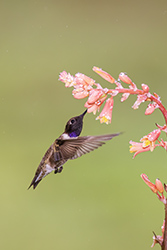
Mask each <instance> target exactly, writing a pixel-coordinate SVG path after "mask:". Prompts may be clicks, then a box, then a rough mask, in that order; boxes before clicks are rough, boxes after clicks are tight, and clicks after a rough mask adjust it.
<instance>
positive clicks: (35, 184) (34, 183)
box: [28, 176, 42, 189]
mask: <svg viewBox="0 0 167 250" xmlns="http://www.w3.org/2000/svg"><path fill="white" fill-rule="evenodd" d="M36 179H37V177H36V176H35V177H34V179H33V180H32V182H31V184H30V186H29V187H28V189H30V187H32V186H33V189H35V188H36V187H37V185H38V184H39V182H40V181H41V180H42V179H41V180H38V181H36Z"/></svg>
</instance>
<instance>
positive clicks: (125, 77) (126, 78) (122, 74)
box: [119, 72, 133, 84]
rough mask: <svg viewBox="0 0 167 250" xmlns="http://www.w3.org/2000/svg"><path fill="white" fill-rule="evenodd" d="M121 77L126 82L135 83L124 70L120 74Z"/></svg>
mask: <svg viewBox="0 0 167 250" xmlns="http://www.w3.org/2000/svg"><path fill="white" fill-rule="evenodd" d="M119 79H120V80H121V81H123V82H124V83H126V84H133V82H132V80H131V79H130V78H129V76H127V75H126V74H125V73H124V72H121V73H120V74H119Z"/></svg>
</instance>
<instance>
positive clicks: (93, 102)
mask: <svg viewBox="0 0 167 250" xmlns="http://www.w3.org/2000/svg"><path fill="white" fill-rule="evenodd" d="M106 98H107V95H106V94H104V91H102V90H99V89H92V90H91V91H90V95H89V98H88V100H87V102H86V103H85V108H87V109H88V113H91V112H93V114H96V111H97V110H98V111H99V110H100V107H101V105H102V104H103V102H104V101H105V100H106Z"/></svg>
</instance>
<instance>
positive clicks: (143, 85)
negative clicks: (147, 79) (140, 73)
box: [141, 83, 149, 93]
mask: <svg viewBox="0 0 167 250" xmlns="http://www.w3.org/2000/svg"><path fill="white" fill-rule="evenodd" d="M141 87H142V89H143V91H144V92H145V93H148V92H149V87H148V85H146V84H144V83H142V85H141Z"/></svg>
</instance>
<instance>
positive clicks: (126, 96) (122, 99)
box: [121, 93, 130, 102]
mask: <svg viewBox="0 0 167 250" xmlns="http://www.w3.org/2000/svg"><path fill="white" fill-rule="evenodd" d="M129 95H130V93H124V94H122V98H121V102H124V101H125V100H127V99H128V97H129Z"/></svg>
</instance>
